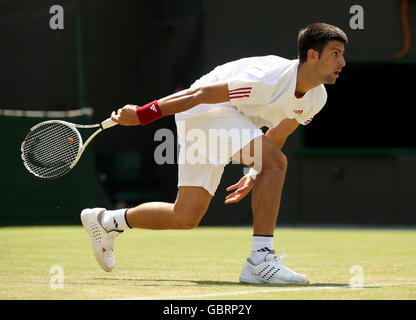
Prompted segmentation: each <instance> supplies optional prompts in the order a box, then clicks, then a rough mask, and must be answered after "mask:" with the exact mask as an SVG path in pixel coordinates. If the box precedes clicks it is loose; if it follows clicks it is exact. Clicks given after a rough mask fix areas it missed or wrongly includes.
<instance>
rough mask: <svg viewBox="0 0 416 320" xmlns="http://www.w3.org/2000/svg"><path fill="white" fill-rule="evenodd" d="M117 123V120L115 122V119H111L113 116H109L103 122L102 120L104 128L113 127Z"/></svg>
mask: <svg viewBox="0 0 416 320" xmlns="http://www.w3.org/2000/svg"><path fill="white" fill-rule="evenodd" d="M117 124H118V123H117V122H114V121H113V120H111V118H108V119H106V120H104V121H103V122H101V128H103V130H104V129H108V128H111V127H113V126H115V125H117Z"/></svg>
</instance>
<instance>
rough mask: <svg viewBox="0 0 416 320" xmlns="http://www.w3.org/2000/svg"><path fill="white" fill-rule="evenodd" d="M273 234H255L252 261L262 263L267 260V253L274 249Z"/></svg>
mask: <svg viewBox="0 0 416 320" xmlns="http://www.w3.org/2000/svg"><path fill="white" fill-rule="evenodd" d="M273 239H274V238H273V236H253V242H252V244H251V256H250V261H251V262H252V263H253V264H254V265H257V264H260V263H262V262H264V261H265V258H266V256H267V254H268V253H269V252H270V251H271V250H273Z"/></svg>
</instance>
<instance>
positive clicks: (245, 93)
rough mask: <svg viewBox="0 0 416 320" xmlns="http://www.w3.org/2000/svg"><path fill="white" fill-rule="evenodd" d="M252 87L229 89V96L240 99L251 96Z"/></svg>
mask: <svg viewBox="0 0 416 320" xmlns="http://www.w3.org/2000/svg"><path fill="white" fill-rule="evenodd" d="M252 89H253V88H252V87H246V88H238V89H234V90H229V91H228V96H229V97H230V100H231V99H240V98H249V97H250V94H251V90H252Z"/></svg>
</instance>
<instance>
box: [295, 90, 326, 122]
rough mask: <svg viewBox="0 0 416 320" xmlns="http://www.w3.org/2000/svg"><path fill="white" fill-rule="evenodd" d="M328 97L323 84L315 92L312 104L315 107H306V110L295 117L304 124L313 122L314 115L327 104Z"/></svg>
mask: <svg viewBox="0 0 416 320" xmlns="http://www.w3.org/2000/svg"><path fill="white" fill-rule="evenodd" d="M327 97H328V95H327V93H326V90H325V87H324V86H323V85H321V88H319V89H318V90H317V91H316V92H315V94H314V99H313V102H312V105H314V106H315V107H311V108H306V110H305V112H301V113H298V114H297V115H296V117H295V119H296V121H297V122H299V124H302V125H304V126H306V125H307V124H309V123H311V122H312V120H313V117H314V116H315V115H316V114H317V113H318V112H319V111H321V110H322V108H323V107H324V106H325V103H326V100H327Z"/></svg>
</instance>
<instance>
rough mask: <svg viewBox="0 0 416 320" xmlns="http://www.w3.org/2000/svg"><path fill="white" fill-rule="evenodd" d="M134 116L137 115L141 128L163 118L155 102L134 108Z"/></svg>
mask: <svg viewBox="0 0 416 320" xmlns="http://www.w3.org/2000/svg"><path fill="white" fill-rule="evenodd" d="M136 115H137V118H139V121H140V124H141V125H142V126H144V125H146V124H149V123H151V122H153V121H156V120H158V119H160V118H162V117H163V115H162V112H161V111H160V108H159V104H158V102H157V100H155V101H152V102H150V103H148V104H145V105H144V106H141V107H139V106H136Z"/></svg>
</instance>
